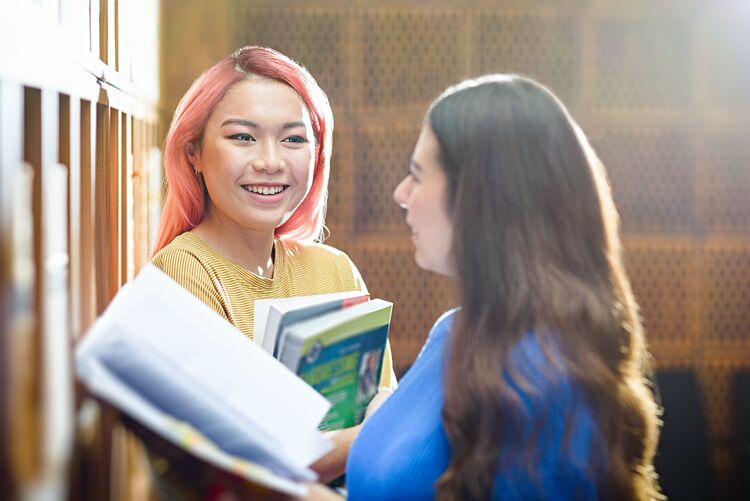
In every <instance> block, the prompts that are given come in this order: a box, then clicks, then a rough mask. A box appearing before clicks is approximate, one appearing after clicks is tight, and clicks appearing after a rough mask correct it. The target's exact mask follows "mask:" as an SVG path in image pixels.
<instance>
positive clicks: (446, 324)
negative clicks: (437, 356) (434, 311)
mask: <svg viewBox="0 0 750 501" xmlns="http://www.w3.org/2000/svg"><path fill="white" fill-rule="evenodd" d="M460 309H461V308H453V309H451V310H448V311H446V312H445V313H443V314H442V315H440V317H439V318H438V319H437V320H436V321H435V323H434V324H433V326H432V329H430V333H429V334H428V335H427V340H426V341H425V343H424V345H423V346H422V349H421V350H420V352H419V355H418V356H417V358H419V357H421V356H422V355H423V354H424V353H425V352H426V351H428V350H435V349H439V347H440V346H442V345H443V343H444V342H445V340H446V339H448V338H449V337H450V333H451V331H452V330H453V322H454V320H455V318H456V314H457V313H458V312H459V311H460Z"/></svg>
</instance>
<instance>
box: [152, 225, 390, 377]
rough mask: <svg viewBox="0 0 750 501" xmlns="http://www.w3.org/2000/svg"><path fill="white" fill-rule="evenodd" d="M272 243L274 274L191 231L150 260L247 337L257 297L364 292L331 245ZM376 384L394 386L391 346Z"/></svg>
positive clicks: (355, 274) (346, 259) (347, 262)
mask: <svg viewBox="0 0 750 501" xmlns="http://www.w3.org/2000/svg"><path fill="white" fill-rule="evenodd" d="M274 246H275V260H274V274H273V275H274V276H273V278H265V277H260V276H258V275H256V274H254V273H252V272H250V271H248V270H246V269H245V268H243V267H241V266H239V265H238V264H235V263H233V262H231V261H229V260H227V259H226V258H225V257H223V256H222V255H221V254H219V253H218V252H216V251H215V250H214V249H212V248H211V247H209V246H208V245H207V244H206V243H204V242H203V241H202V240H201V239H199V238H198V237H197V236H196V235H194V234H193V233H192V232H189V231H188V232H186V233H183V234H182V235H180V236H178V237H177V238H175V239H174V240H173V241H172V242H171V243H170V244H169V245H168V246H166V247H164V248H163V249H162V250H161V251H159V253H158V254H156V256H154V259H153V263H154V264H155V265H156V266H158V267H159V268H160V269H161V270H162V271H163V272H164V273H166V274H167V275H169V276H170V277H172V278H173V279H175V280H176V281H177V282H179V283H180V284H181V285H182V286H183V287H185V288H186V289H187V290H189V291H190V292H192V293H193V294H194V295H195V296H197V297H198V298H199V299H200V300H201V301H203V302H204V303H206V304H207V305H208V306H210V307H211V308H212V309H214V310H215V311H216V312H217V313H219V314H220V315H221V316H223V317H224V318H225V319H227V320H228V321H229V322H230V323H231V324H232V325H234V326H235V327H237V328H238V329H239V330H240V331H241V332H242V333H243V334H245V336H247V337H248V338H250V339H252V338H253V321H254V301H255V300H256V299H265V298H280V297H290V296H305V295H310V294H325V293H330V292H343V291H350V290H362V291H367V287H366V286H365V284H364V282H363V280H362V277H361V276H360V274H359V271H357V268H356V267H355V266H354V263H352V261H351V260H350V259H349V257H348V256H347V255H346V254H344V253H343V252H341V251H338V250H336V249H334V248H333V247H329V246H327V245H323V244H314V243H311V244H307V243H300V242H292V241H288V240H276V241H275V242H274ZM380 385H381V386H386V387H389V388H391V389H395V387H396V376H395V374H394V373H393V368H392V357H391V349H390V345H388V346H387V347H386V353H385V356H384V358H383V370H382V373H381V377H380Z"/></svg>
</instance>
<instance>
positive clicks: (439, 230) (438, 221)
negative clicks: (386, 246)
mask: <svg viewBox="0 0 750 501" xmlns="http://www.w3.org/2000/svg"><path fill="white" fill-rule="evenodd" d="M447 188H448V179H447V177H446V175H445V172H444V171H443V168H442V167H441V165H440V146H439V144H438V142H437V139H436V138H435V134H434V133H433V132H432V129H431V128H430V127H429V126H428V125H425V126H424V127H422V132H421V133H420V134H419V139H418V140H417V144H416V146H415V147H414V153H413V155H412V159H411V162H410V165H409V174H408V175H407V176H406V177H405V178H404V179H403V181H401V182H400V183H399V185H398V186H397V187H396V189H395V190H394V192H393V199H394V200H395V201H396V203H397V204H398V205H399V206H401V207H402V208H404V209H406V224H407V225H409V228H411V237H412V241H413V242H414V246H415V248H416V249H415V255H414V259H415V261H416V262H417V265H418V266H419V267H420V268H422V269H425V270H430V271H434V272H435V273H440V274H441V275H452V274H453V270H454V263H453V255H452V252H451V246H452V242H453V223H452V221H451V216H450V214H449V213H448V190H447Z"/></svg>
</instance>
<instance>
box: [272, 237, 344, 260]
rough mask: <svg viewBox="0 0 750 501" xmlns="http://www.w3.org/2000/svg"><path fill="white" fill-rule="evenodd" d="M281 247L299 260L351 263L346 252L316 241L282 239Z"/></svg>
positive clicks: (286, 253)
mask: <svg viewBox="0 0 750 501" xmlns="http://www.w3.org/2000/svg"><path fill="white" fill-rule="evenodd" d="M279 242H280V244H281V249H282V250H283V251H284V253H285V255H286V256H287V257H289V258H290V259H294V260H298V261H317V262H321V261H323V262H326V261H330V262H335V263H344V264H347V263H351V262H352V261H351V259H349V256H347V255H346V253H345V252H343V251H341V250H339V249H336V248H335V247H331V246H330V245H326V244H321V243H316V242H298V241H295V240H280V241H279Z"/></svg>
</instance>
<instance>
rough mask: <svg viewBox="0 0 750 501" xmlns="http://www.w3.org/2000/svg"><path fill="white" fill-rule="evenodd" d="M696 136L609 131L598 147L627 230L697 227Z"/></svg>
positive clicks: (649, 130) (675, 230)
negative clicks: (695, 194)
mask: <svg viewBox="0 0 750 501" xmlns="http://www.w3.org/2000/svg"><path fill="white" fill-rule="evenodd" d="M694 141H695V137H694V136H693V135H691V134H689V133H688V132H687V131H686V130H684V129H682V128H680V127H669V128H663V129H658V128H653V127H633V126H629V125H623V126H615V125H613V126H609V127H605V128H604V131H603V133H602V135H601V136H600V137H595V138H593V143H594V147H595V148H596V150H597V152H598V153H599V157H600V158H601V160H602V162H603V163H604V165H605V166H606V168H607V171H608V173H609V177H610V182H611V183H612V190H613V195H614V198H615V203H616V204H617V208H618V210H619V211H620V216H621V218H622V227H623V230H624V231H625V232H631V233H655V234H658V233H667V234H669V233H691V232H692V231H694V228H695V210H696V209H695V208H696V205H695V196H694V193H695V189H696V187H695V169H696V166H695V153H694Z"/></svg>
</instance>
